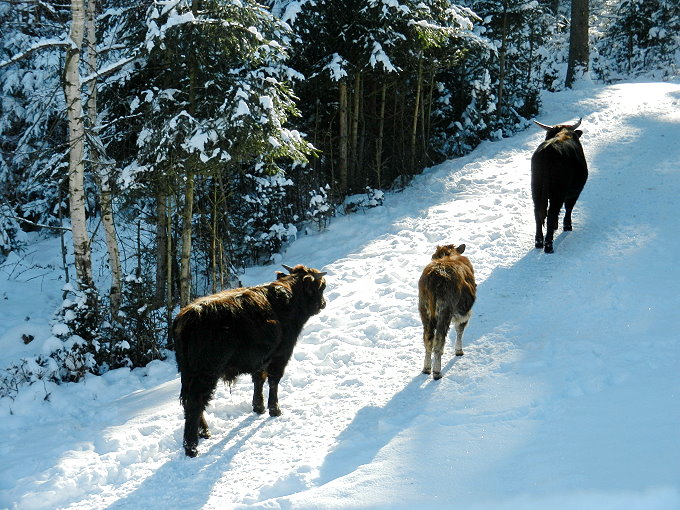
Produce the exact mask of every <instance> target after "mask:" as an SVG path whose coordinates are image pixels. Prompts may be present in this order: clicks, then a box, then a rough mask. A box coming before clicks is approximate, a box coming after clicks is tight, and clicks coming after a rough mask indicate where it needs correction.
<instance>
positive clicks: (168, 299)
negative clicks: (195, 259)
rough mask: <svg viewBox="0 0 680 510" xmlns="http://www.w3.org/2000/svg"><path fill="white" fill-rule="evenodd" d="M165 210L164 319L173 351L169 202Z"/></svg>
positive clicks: (172, 256)
mask: <svg viewBox="0 0 680 510" xmlns="http://www.w3.org/2000/svg"><path fill="white" fill-rule="evenodd" d="M163 202H164V204H166V205H165V206H164V209H165V213H166V215H165V217H166V222H165V227H166V229H167V230H166V233H165V240H166V245H165V282H166V283H165V317H166V321H167V325H168V338H169V339H170V342H169V344H170V345H169V347H170V348H171V349H174V347H175V339H174V338H173V331H172V312H173V309H174V307H175V303H174V300H173V294H172V289H173V285H172V279H173V277H174V276H173V274H172V266H173V262H174V258H175V257H174V255H173V247H172V220H171V218H172V210H171V209H170V206H171V205H172V203H171V202H165V200H164V201H163Z"/></svg>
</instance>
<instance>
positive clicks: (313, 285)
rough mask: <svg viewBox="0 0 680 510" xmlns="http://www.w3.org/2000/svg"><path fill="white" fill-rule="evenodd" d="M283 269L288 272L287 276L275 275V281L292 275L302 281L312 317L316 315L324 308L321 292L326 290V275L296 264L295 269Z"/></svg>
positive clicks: (286, 267) (324, 301)
mask: <svg viewBox="0 0 680 510" xmlns="http://www.w3.org/2000/svg"><path fill="white" fill-rule="evenodd" d="M283 267H284V268H285V269H286V270H287V271H288V273H289V274H288V275H285V274H284V273H277V279H281V278H284V277H286V276H289V275H292V276H297V277H298V278H300V279H301V281H302V289H303V292H304V295H305V298H306V299H307V301H308V302H309V304H310V306H311V313H312V315H316V314H317V313H319V312H320V311H321V310H323V309H324V308H326V300H325V299H324V297H323V291H324V290H325V289H326V279H325V278H324V276H326V273H325V272H324V273H322V272H321V271H318V270H317V269H314V268H311V267H306V266H303V265H302V264H298V265H297V266H295V267H290V266H286V265H285V264H284V265H283Z"/></svg>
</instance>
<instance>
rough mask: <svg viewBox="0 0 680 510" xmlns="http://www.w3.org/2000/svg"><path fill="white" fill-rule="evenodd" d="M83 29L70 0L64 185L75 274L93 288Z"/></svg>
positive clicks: (78, 5) (77, 1)
mask: <svg viewBox="0 0 680 510" xmlns="http://www.w3.org/2000/svg"><path fill="white" fill-rule="evenodd" d="M84 31H85V8H84V5H83V0H71V30H70V34H69V37H70V46H69V48H68V50H67V51H66V61H65V63H64V97H65V99H66V114H67V118H68V135H69V166H68V188H69V211H70V216H71V234H72V236H73V253H74V255H75V261H76V276H77V279H78V283H79V285H80V286H81V288H82V289H86V288H94V280H93V278H92V259H91V256H90V238H89V236H88V233H87V219H86V215H85V185H84V181H85V165H84V161H83V159H84V158H83V156H84V138H85V126H84V123H83V120H84V119H83V101H82V96H81V82H80V74H79V70H78V66H79V64H80V49H81V47H82V45H83V37H84Z"/></svg>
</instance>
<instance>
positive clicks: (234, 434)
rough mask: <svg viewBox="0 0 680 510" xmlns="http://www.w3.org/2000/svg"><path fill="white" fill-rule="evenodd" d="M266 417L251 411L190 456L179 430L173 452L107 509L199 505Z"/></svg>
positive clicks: (191, 506) (198, 506)
mask: <svg viewBox="0 0 680 510" xmlns="http://www.w3.org/2000/svg"><path fill="white" fill-rule="evenodd" d="M267 420H268V418H264V417H261V416H259V415H258V416H256V415H255V414H253V415H250V416H248V417H246V418H244V419H243V420H241V421H240V422H239V423H238V424H235V425H234V427H232V428H231V429H230V430H229V432H228V433H227V434H226V436H224V437H223V438H221V439H220V440H219V441H217V442H214V443H210V442H209V441H210V440H208V441H206V440H201V441H200V442H199V456H198V457H196V458H193V459H192V458H189V457H185V455H184V450H183V448H182V442H181V430H180V433H179V439H178V443H177V453H176V455H175V456H174V457H172V458H171V459H170V460H168V462H166V463H165V464H163V465H162V466H161V467H159V468H158V469H156V470H155V471H154V472H153V474H152V475H151V476H149V477H148V478H147V479H146V480H144V482H142V484H141V485H140V486H139V487H137V489H135V490H134V491H133V492H131V493H130V494H128V495H127V496H125V497H123V498H121V499H118V500H117V501H116V502H115V503H113V504H111V505H110V506H109V507H108V508H110V509H122V508H163V509H165V510H169V509H173V508H202V507H203V506H205V504H206V503H207V501H208V498H209V497H210V494H211V493H212V490H213V487H214V486H215V484H216V483H217V482H218V481H219V479H220V478H221V477H222V475H223V474H224V472H225V471H228V470H229V468H230V465H231V460H232V459H233V457H234V456H235V455H236V454H237V453H238V452H239V451H240V450H241V448H243V446H244V445H245V444H246V443H247V442H248V441H249V440H250V439H251V438H252V437H253V436H255V435H256V434H257V433H258V432H259V431H260V430H261V429H262V428H263V427H264V426H265V425H266V423H267ZM175 435H176V436H177V434H175Z"/></svg>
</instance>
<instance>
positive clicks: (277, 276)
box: [276, 271, 286, 280]
mask: <svg viewBox="0 0 680 510" xmlns="http://www.w3.org/2000/svg"><path fill="white" fill-rule="evenodd" d="M284 276H286V273H284V272H282V271H276V279H277V280H280V279H281V278H283V277H284Z"/></svg>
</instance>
